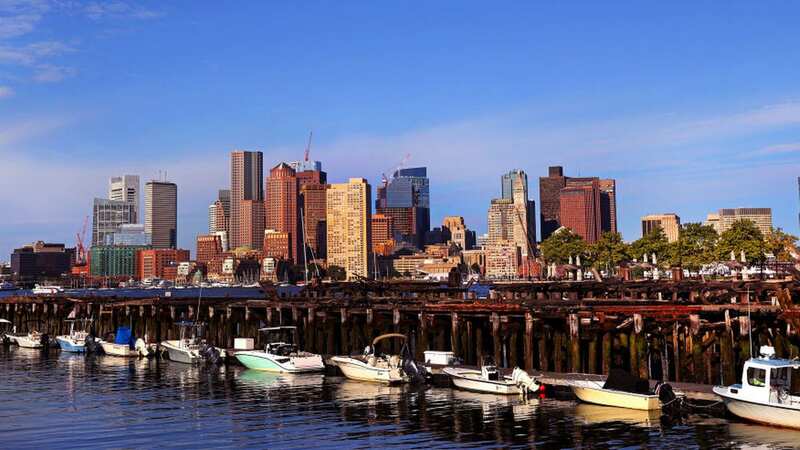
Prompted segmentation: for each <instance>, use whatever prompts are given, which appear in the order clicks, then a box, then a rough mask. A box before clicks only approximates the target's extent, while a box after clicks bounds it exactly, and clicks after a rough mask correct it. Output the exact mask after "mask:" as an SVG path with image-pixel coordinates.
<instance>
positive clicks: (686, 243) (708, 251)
mask: <svg viewBox="0 0 800 450" xmlns="http://www.w3.org/2000/svg"><path fill="white" fill-rule="evenodd" d="M718 240H719V235H718V234H717V230H715V229H714V227H712V226H711V225H703V224H700V223H686V224H683V225H682V226H681V231H680V234H679V235H678V241H677V242H672V243H670V244H669V248H668V252H667V254H668V261H669V263H670V264H671V265H673V266H679V267H684V268H686V269H689V270H694V271H696V270H699V269H700V268H701V267H702V266H703V265H704V264H709V263H712V262H714V261H716V260H717V253H716V251H717V241H718Z"/></svg>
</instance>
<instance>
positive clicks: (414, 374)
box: [400, 344, 430, 383]
mask: <svg viewBox="0 0 800 450" xmlns="http://www.w3.org/2000/svg"><path fill="white" fill-rule="evenodd" d="M400 355H401V356H402V358H403V361H402V367H403V372H405V374H406V375H408V376H409V377H411V379H412V380H414V381H415V382H417V383H425V382H427V381H428V378H429V377H430V374H429V373H428V370H427V369H426V368H425V367H424V366H420V365H417V363H416V361H414V358H413V357H412V356H411V350H410V349H409V348H408V345H405V344H404V345H403V348H402V349H401V350H400Z"/></svg>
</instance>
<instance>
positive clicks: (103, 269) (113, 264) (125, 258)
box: [89, 245, 149, 278]
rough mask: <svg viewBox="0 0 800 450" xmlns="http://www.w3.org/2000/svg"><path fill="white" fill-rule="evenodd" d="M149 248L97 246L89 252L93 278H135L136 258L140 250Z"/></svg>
mask: <svg viewBox="0 0 800 450" xmlns="http://www.w3.org/2000/svg"><path fill="white" fill-rule="evenodd" d="M148 248H149V247H145V246H139V245H98V246H94V247H92V249H91V252H90V255H91V256H90V258H89V261H90V263H89V267H90V269H89V270H90V273H91V274H92V276H94V277H125V278H134V277H136V276H137V261H138V260H137V258H136V255H137V253H138V252H139V251H140V250H147V249H148Z"/></svg>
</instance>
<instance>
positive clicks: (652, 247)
mask: <svg viewBox="0 0 800 450" xmlns="http://www.w3.org/2000/svg"><path fill="white" fill-rule="evenodd" d="M668 247H669V242H667V235H665V234H664V230H662V229H661V227H655V228H654V229H653V230H652V231H650V232H649V233H647V234H645V235H644V236H642V237H641V238H640V239H637V240H635V241H633V242H632V243H631V245H630V247H629V250H628V251H629V253H630V255H631V257H632V258H634V259H637V260H643V259H644V257H645V255H647V258H648V261H649V258H650V257H651V256H652V255H653V254H654V253H655V255H656V256H657V257H658V259H659V260H662V259H665V258H667V257H668V255H667V248H668Z"/></svg>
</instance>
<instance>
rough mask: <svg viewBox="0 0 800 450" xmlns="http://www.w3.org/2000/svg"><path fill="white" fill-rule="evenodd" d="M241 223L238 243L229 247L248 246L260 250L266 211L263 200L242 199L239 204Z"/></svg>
mask: <svg viewBox="0 0 800 450" xmlns="http://www.w3.org/2000/svg"><path fill="white" fill-rule="evenodd" d="M240 207H241V223H240V227H239V230H240V233H241V234H240V236H239V238H240V240H239V245H238V246H236V247H231V250H235V249H237V248H239V247H248V248H250V249H253V250H260V249H261V248H263V245H264V230H265V229H266V226H265V219H266V212H265V210H264V202H263V201H256V200H242V202H241V204H240Z"/></svg>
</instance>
